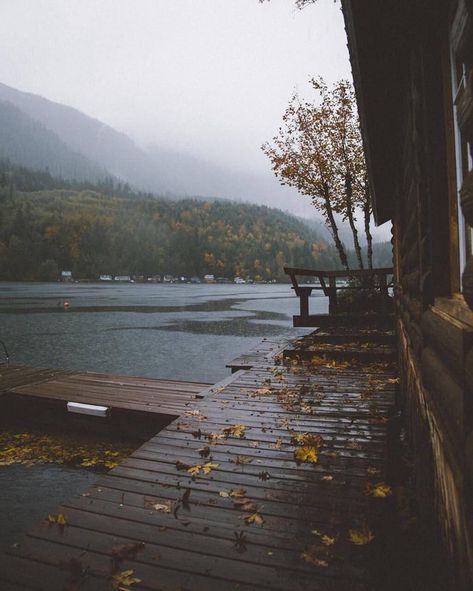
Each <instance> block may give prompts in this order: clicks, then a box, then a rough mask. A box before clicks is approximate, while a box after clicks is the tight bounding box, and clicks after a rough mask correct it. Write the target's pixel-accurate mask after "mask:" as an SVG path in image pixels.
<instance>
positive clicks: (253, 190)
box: [0, 84, 308, 212]
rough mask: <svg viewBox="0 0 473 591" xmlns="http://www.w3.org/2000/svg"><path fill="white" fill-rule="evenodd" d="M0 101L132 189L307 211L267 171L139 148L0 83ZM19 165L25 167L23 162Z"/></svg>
mask: <svg viewBox="0 0 473 591" xmlns="http://www.w3.org/2000/svg"><path fill="white" fill-rule="evenodd" d="M0 101H9V102H10V103H12V104H14V105H15V106H16V107H17V108H19V109H20V110H21V111H23V113H25V114H26V115H28V116H29V117H31V118H32V119H34V120H36V121H37V122H39V123H41V124H42V125H43V126H45V127H46V128H47V129H49V130H50V131H52V132H53V133H54V134H56V135H57V136H58V137H59V138H60V140H61V141H62V142H64V143H65V144H66V145H67V146H68V147H69V149H70V150H72V151H74V152H79V153H81V154H82V155H84V156H86V157H87V158H88V159H89V160H90V161H93V162H94V163H95V164H96V166H98V167H101V168H104V169H106V170H107V171H108V173H109V174H111V175H113V176H115V177H118V178H120V179H123V180H126V181H128V182H129V183H130V184H132V185H133V186H134V187H135V188H137V189H138V190H141V191H150V192H154V193H156V194H160V195H167V196H169V197H173V198H176V197H181V196H193V197H194V196H195V197H198V196H206V197H219V198H226V199H236V200H242V201H250V202H253V203H263V204H266V205H269V206H272V207H279V208H281V209H288V204H289V203H291V205H292V208H294V207H296V208H297V207H298V206H299V207H300V210H301V212H302V210H304V208H305V207H307V205H306V204H307V203H308V199H304V198H301V197H300V196H298V195H297V192H296V191H295V190H293V189H290V188H287V187H281V186H279V185H278V183H277V182H276V181H275V179H274V176H273V174H272V172H271V171H270V170H269V169H268V171H267V173H249V172H238V171H234V170H229V169H228V168H226V167H224V166H219V165H216V164H214V163H212V162H208V161H207V160H206V159H205V158H201V157H196V156H191V155H187V154H181V153H176V152H174V151H172V150H169V149H168V148H163V147H162V146H157V145H155V146H151V147H150V148H149V149H146V150H145V149H143V148H142V147H139V146H138V145H137V144H136V143H135V142H133V141H132V140H131V139H130V138H129V137H128V136H127V135H125V134H123V133H120V132H118V131H116V130H115V129H113V128H112V127H110V126H108V125H106V124H105V123H103V122H101V121H98V120H97V119H93V118H92V117H89V116H87V115H85V114H84V113H81V112H80V111H78V110H77V109H74V108H72V107H68V106H65V105H62V104H59V103H56V102H53V101H50V100H48V99H45V98H43V97H41V96H38V95H35V94H31V93H27V92H21V91H19V90H16V89H14V88H11V87H9V86H7V85H5V84H0ZM10 159H11V160H12V161H13V158H10ZM21 163H22V164H25V165H28V163H27V162H25V161H22V162H21ZM30 165H31V166H36V165H35V164H34V163H30ZM304 211H305V210H304Z"/></svg>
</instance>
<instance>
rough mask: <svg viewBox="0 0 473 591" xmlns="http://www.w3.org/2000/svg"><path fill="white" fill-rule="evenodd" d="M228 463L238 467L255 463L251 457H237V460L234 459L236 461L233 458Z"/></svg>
mask: <svg viewBox="0 0 473 591" xmlns="http://www.w3.org/2000/svg"><path fill="white" fill-rule="evenodd" d="M228 461H229V462H231V463H232V464H237V465H242V464H251V462H252V461H253V458H250V457H249V456H236V458H234V459H233V458H231V459H230V460H228Z"/></svg>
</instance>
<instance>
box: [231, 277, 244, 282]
mask: <svg viewBox="0 0 473 591" xmlns="http://www.w3.org/2000/svg"><path fill="white" fill-rule="evenodd" d="M233 283H246V281H245V280H244V279H243V278H242V277H235V279H234V280H233Z"/></svg>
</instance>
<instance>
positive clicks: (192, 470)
mask: <svg viewBox="0 0 473 591" xmlns="http://www.w3.org/2000/svg"><path fill="white" fill-rule="evenodd" d="M201 469H202V466H199V465H197V466H191V467H190V468H187V471H188V472H189V474H192V476H196V475H197V474H199V473H200V471H201Z"/></svg>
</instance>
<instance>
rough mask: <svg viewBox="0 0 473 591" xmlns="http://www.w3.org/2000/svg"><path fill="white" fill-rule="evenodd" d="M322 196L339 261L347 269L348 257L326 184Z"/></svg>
mask: <svg viewBox="0 0 473 591" xmlns="http://www.w3.org/2000/svg"><path fill="white" fill-rule="evenodd" d="M324 198H325V213H326V214H327V218H328V221H329V224H330V230H331V232H332V236H333V240H334V242H335V248H336V249H337V251H338V256H339V258H340V262H341V263H342V266H343V267H344V268H345V269H346V270H347V271H348V269H349V268H350V267H349V266H348V259H347V255H346V252H345V247H344V246H343V243H342V241H341V240H340V235H339V233H338V226H337V222H336V221H335V217H334V215H333V209H332V204H331V203H330V192H329V189H328V187H327V185H325V186H324Z"/></svg>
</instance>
